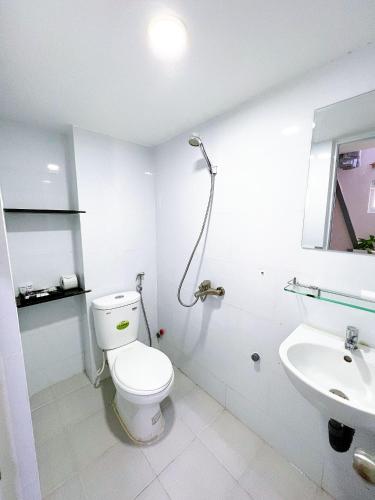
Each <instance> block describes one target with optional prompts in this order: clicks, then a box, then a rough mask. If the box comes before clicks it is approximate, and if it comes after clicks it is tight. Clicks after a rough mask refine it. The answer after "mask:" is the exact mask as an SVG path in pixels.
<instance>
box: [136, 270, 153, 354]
mask: <svg viewBox="0 0 375 500" xmlns="http://www.w3.org/2000/svg"><path fill="white" fill-rule="evenodd" d="M139 280H140V282H139V283H138V285H137V292H138V293H139V295H140V296H141V307H142V312H143V317H144V319H145V323H146V330H147V335H148V343H149V344H150V347H152V340H151V331H150V325H149V323H148V319H147V314H146V308H145V304H144V302H143V294H142V290H143V287H142V277H139Z"/></svg>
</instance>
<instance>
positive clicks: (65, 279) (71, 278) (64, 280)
mask: <svg viewBox="0 0 375 500" xmlns="http://www.w3.org/2000/svg"><path fill="white" fill-rule="evenodd" d="M60 286H61V288H62V289H63V290H70V289H71V288H78V278H77V276H76V275H75V274H65V275H63V276H61V278H60Z"/></svg>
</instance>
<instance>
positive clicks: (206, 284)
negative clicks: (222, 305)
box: [194, 280, 225, 302]
mask: <svg viewBox="0 0 375 500" xmlns="http://www.w3.org/2000/svg"><path fill="white" fill-rule="evenodd" d="M224 294H225V290H224V288H223V287H222V286H219V287H217V288H211V281H210V280H204V281H202V283H201V284H200V285H199V287H198V290H197V291H196V292H195V294H194V297H195V298H197V299H198V298H199V299H201V301H202V302H203V301H204V300H206V298H207V295H217V296H219V297H222V296H223V295H224Z"/></svg>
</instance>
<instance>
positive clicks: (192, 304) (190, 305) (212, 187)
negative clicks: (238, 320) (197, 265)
mask: <svg viewBox="0 0 375 500" xmlns="http://www.w3.org/2000/svg"><path fill="white" fill-rule="evenodd" d="M210 174H211V189H210V196H209V198H208V203H207V208H206V213H205V214H204V219H203V224H202V227H201V230H200V233H199V236H198V239H197V242H196V243H195V245H194V248H193V251H192V252H191V255H190V258H189V260H188V263H187V264H186V267H185V271H184V274H183V275H182V278H181V281H180V284H179V285H178V291H177V299H178V301H179V303H180V304H181V305H182V306H183V307H193V306H194V305H195V304H196V303H197V302H198V300H199V297H197V298H196V299H195V300H193V302H192V303H191V304H185V303H184V302H182V300H181V288H182V285H183V284H184V281H185V278H186V275H187V273H188V271H189V268H190V265H191V262H192V260H193V258H194V255H195V252H196V250H197V248H198V245H199V243H200V241H201V239H202V236H203V233H204V229H205V227H206V224H207V221H208V218H209V215H210V211H211V208H212V203H213V200H214V193H215V176H216V173H215V172H212V170H211V172H210Z"/></svg>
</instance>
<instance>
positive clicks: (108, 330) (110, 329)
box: [92, 292, 140, 350]
mask: <svg viewBox="0 0 375 500" xmlns="http://www.w3.org/2000/svg"><path fill="white" fill-rule="evenodd" d="M92 307H93V313H94V326H95V334H96V341H97V343H98V345H99V347H100V348H101V349H103V350H108V349H116V348H117V347H121V346H123V345H126V344H129V343H130V342H134V341H135V340H137V336H138V325H139V312H140V295H139V293H138V292H119V293H114V294H112V295H106V296H105V297H100V298H98V299H95V300H93V301H92Z"/></svg>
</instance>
